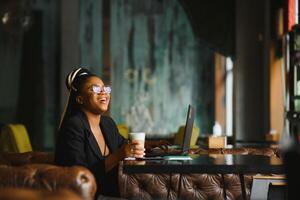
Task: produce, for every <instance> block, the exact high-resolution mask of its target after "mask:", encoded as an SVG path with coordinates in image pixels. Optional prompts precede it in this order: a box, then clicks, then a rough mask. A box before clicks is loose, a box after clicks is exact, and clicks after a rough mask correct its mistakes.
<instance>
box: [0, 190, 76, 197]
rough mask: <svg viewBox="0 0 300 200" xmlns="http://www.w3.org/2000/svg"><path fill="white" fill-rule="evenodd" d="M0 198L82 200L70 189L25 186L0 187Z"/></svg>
mask: <svg viewBox="0 0 300 200" xmlns="http://www.w3.org/2000/svg"><path fill="white" fill-rule="evenodd" d="M0 200H82V198H81V197H80V196H78V195H76V194H75V193H74V192H71V191H70V190H59V191H55V192H50V191H45V190H34V189H25V188H0Z"/></svg>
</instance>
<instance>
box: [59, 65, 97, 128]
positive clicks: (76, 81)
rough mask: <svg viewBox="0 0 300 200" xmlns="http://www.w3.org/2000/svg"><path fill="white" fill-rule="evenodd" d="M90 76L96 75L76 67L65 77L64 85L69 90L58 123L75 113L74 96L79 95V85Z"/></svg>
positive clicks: (75, 103) (78, 108) (77, 105)
mask: <svg viewBox="0 0 300 200" xmlns="http://www.w3.org/2000/svg"><path fill="white" fill-rule="evenodd" d="M92 76H96V75H95V74H93V73H91V72H90V71H89V70H88V69H86V68H81V67H80V68H76V69H74V70H73V71H71V72H70V73H69V74H68V75H67V77H66V82H65V83H66V86H67V89H68V91H69V97H68V100H67V103H66V105H65V108H64V112H63V114H62V117H61V121H60V125H59V127H60V126H61V124H62V123H63V122H64V121H65V120H66V119H67V118H69V117H71V116H72V115H74V114H76V113H77V112H78V111H79V110H80V107H79V104H78V103H77V102H76V97H77V96H78V95H79V92H80V90H81V87H82V86H83V85H84V83H85V82H86V80H87V79H88V78H90V77H92Z"/></svg>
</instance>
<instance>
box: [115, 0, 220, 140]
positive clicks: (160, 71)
mask: <svg viewBox="0 0 300 200" xmlns="http://www.w3.org/2000/svg"><path fill="white" fill-rule="evenodd" d="M111 57H112V86H113V94H112V105H111V108H112V116H113V118H114V119H115V120H116V121H117V123H126V124H129V125H130V128H131V129H132V131H146V132H147V133H148V136H153V137H154V136H156V135H157V134H160V136H163V135H165V136H166V135H169V134H172V133H174V132H176V131H177V129H178V127H179V126H180V125H184V123H185V119H186V112H187V106H188V104H190V103H191V104H192V105H194V106H195V107H196V109H197V113H196V121H195V124H196V126H198V127H200V128H201V132H202V133H209V132H210V130H211V129H210V128H211V124H212V122H213V117H214V116H213V113H214V112H213V111H214V110H213V108H214V96H213V88H214V84H213V77H214V76H213V51H212V50H210V49H209V48H207V46H206V45H205V44H203V43H200V42H199V41H197V40H196V38H195V36H194V34H193V32H192V28H191V24H190V22H189V21H188V19H187V16H186V13H185V12H184V10H183V8H182V6H181V5H180V3H179V2H178V1H173V0H164V1H158V0H153V1H139V0H131V1H126V0H118V1H111Z"/></svg>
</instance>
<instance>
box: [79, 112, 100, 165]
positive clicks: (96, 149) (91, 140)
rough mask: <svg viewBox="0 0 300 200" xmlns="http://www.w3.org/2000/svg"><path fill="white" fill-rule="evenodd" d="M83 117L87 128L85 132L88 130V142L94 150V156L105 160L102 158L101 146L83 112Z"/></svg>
mask: <svg viewBox="0 0 300 200" xmlns="http://www.w3.org/2000/svg"><path fill="white" fill-rule="evenodd" d="M81 117H82V119H83V122H84V126H85V130H86V136H87V141H88V144H89V146H90V147H91V149H92V150H93V152H94V154H95V155H96V156H97V157H98V158H99V159H101V160H102V159H103V158H102V153H101V151H100V148H99V145H98V143H97V141H96V139H95V137H94V135H93V133H92V131H91V129H90V126H89V123H88V121H87V118H86V116H85V114H84V113H83V112H81Z"/></svg>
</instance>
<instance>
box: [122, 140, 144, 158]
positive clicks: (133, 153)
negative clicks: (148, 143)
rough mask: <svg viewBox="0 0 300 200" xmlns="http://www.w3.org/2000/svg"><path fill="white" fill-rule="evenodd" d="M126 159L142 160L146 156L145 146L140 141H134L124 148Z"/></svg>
mask: <svg viewBox="0 0 300 200" xmlns="http://www.w3.org/2000/svg"><path fill="white" fill-rule="evenodd" d="M124 154H125V157H135V158H142V157H144V155H145V148H144V145H143V144H142V143H141V142H140V141H132V142H129V143H128V144H126V145H125V146H124Z"/></svg>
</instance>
